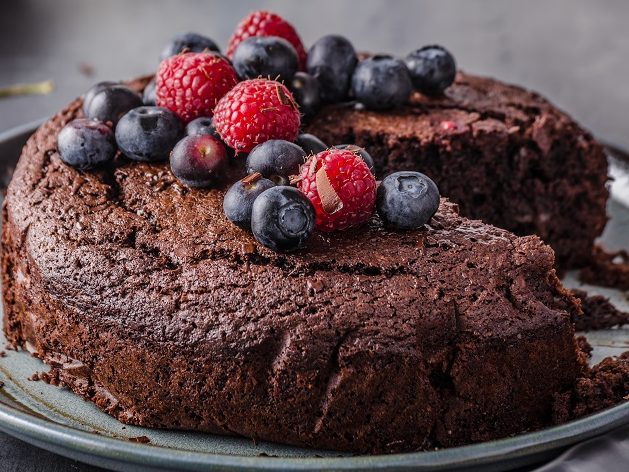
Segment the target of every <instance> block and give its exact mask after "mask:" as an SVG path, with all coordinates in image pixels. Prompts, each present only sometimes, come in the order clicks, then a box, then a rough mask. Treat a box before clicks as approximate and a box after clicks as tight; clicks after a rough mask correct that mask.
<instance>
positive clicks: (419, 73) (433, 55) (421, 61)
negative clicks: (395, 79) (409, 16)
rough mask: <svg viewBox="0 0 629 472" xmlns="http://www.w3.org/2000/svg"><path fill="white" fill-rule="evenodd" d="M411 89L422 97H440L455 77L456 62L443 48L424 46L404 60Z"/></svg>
mask: <svg viewBox="0 0 629 472" xmlns="http://www.w3.org/2000/svg"><path fill="white" fill-rule="evenodd" d="M405 62H406V66H407V67H408V70H409V71H410V73H411V79H412V80H413V87H415V90H417V91H418V92H421V93H423V94H424V95H440V94H441V93H443V91H444V90H445V89H447V88H448V87H449V86H450V85H451V84H452V82H454V77H455V76H456V62H455V61H454V57H453V56H452V54H450V52H449V51H448V50H447V49H446V48H444V47H443V46H437V45H435V46H424V47H423V48H421V49H417V50H415V51H413V52H411V53H410V54H409V55H408V56H406V59H405Z"/></svg>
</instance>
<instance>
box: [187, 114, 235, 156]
mask: <svg viewBox="0 0 629 472" xmlns="http://www.w3.org/2000/svg"><path fill="white" fill-rule="evenodd" d="M193 134H209V135H210V136H213V137H215V138H216V139H218V140H219V141H220V142H221V143H222V144H223V146H225V151H227V156H228V157H229V158H230V159H231V158H232V157H234V156H235V155H236V151H234V149H233V148H231V147H229V146H228V145H227V144H225V142H224V141H223V139H222V138H221V135H220V134H218V131H216V126H214V120H212V118H210V117H209V116H201V117H199V118H195V119H194V120H192V121H191V122H190V123H188V124H187V125H186V136H192V135H193Z"/></svg>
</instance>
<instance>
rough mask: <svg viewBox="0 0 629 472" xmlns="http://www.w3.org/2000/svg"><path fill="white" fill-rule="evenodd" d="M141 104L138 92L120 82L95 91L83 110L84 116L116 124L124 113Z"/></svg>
mask: <svg viewBox="0 0 629 472" xmlns="http://www.w3.org/2000/svg"><path fill="white" fill-rule="evenodd" d="M142 105H143V103H142V98H141V97H140V95H139V94H138V93H136V92H135V91H133V90H131V89H130V88H129V87H125V86H124V85H122V84H116V85H112V86H109V87H105V88H103V89H102V90H100V91H98V92H96V93H95V94H94V96H93V97H92V99H91V100H90V101H89V103H87V108H85V109H84V110H83V112H84V114H85V118H88V119H95V120H99V121H102V122H103V123H107V122H108V121H111V123H112V124H113V126H116V124H117V123H118V120H120V118H121V117H122V116H123V115H124V114H125V113H127V112H128V111H129V110H131V109H132V108H137V107H141V106H142Z"/></svg>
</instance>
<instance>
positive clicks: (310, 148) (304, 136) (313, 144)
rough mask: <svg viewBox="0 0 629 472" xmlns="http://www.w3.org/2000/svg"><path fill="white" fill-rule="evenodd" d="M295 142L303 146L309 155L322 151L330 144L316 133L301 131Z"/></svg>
mask: <svg viewBox="0 0 629 472" xmlns="http://www.w3.org/2000/svg"><path fill="white" fill-rule="evenodd" d="M295 144H297V145H298V146H299V147H301V148H302V149H303V150H304V152H305V153H306V155H307V156H309V155H311V154H319V153H320V152H322V151H325V150H326V149H327V148H329V147H330V146H328V145H327V144H325V143H324V142H323V141H321V140H320V139H319V138H317V137H316V136H315V135H314V134H309V133H300V134H298V135H297V139H296V140H295Z"/></svg>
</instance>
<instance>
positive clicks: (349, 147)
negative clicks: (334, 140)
mask: <svg viewBox="0 0 629 472" xmlns="http://www.w3.org/2000/svg"><path fill="white" fill-rule="evenodd" d="M334 147H335V148H336V149H347V150H348V151H352V152H353V153H354V154H358V155H359V156H360V157H361V158H362V159H363V161H365V164H367V167H369V170H370V171H371V173H372V174H373V175H374V176H375V175H376V170H375V168H374V164H373V157H371V154H369V153H368V152H367V151H365V148H361V147H360V146H356V145H355V144H337V145H335V146H334Z"/></svg>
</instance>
